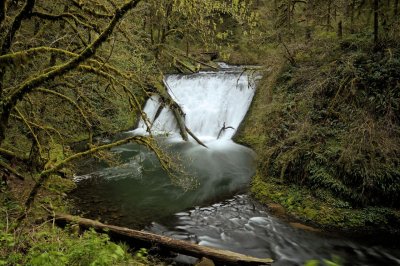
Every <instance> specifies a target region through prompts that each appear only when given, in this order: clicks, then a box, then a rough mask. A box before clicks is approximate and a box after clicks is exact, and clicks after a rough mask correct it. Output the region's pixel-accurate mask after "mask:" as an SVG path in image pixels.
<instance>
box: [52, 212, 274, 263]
mask: <svg viewBox="0 0 400 266" xmlns="http://www.w3.org/2000/svg"><path fill="white" fill-rule="evenodd" d="M54 219H55V220H56V221H57V222H58V223H60V224H65V223H75V224H78V225H79V226H81V227H83V228H94V229H96V230H98V231H102V232H105V233H107V234H110V235H112V236H114V237H116V238H119V239H124V240H127V241H131V242H134V243H140V244H144V245H146V244H147V245H148V246H154V245H157V246H159V247H161V248H165V249H167V250H170V251H174V252H178V253H182V254H185V255H189V256H193V257H197V258H202V257H206V258H209V259H211V260H213V261H214V262H217V263H221V264H223V265H266V264H267V265H270V264H271V263H272V262H273V261H272V260H271V259H268V258H265V259H260V258H254V257H251V256H247V255H243V254H239V253H235V252H231V251H227V250H221V249H215V248H210V247H205V246H200V245H197V244H194V243H191V242H188V241H183V240H175V239H172V238H169V237H166V236H160V235H156V234H152V233H147V232H144V231H137V230H132V229H128V228H124V227H119V226H115V225H107V224H103V223H100V222H98V221H94V220H90V219H85V218H80V217H77V216H72V215H68V214H56V215H55V217H54Z"/></svg>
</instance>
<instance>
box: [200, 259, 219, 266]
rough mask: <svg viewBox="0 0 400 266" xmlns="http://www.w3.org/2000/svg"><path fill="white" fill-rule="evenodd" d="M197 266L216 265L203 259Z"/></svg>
mask: <svg viewBox="0 0 400 266" xmlns="http://www.w3.org/2000/svg"><path fill="white" fill-rule="evenodd" d="M196 266H215V264H214V262H213V261H212V260H210V259H207V258H205V257H203V258H201V260H200V261H199V262H198V263H196Z"/></svg>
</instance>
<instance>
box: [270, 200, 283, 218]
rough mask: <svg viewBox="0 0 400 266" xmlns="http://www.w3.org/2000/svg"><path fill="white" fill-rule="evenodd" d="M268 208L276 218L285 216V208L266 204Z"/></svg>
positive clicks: (274, 204)
mask: <svg viewBox="0 0 400 266" xmlns="http://www.w3.org/2000/svg"><path fill="white" fill-rule="evenodd" d="M268 208H269V210H270V211H271V213H272V214H274V215H276V216H279V217H283V216H285V215H286V211H285V208H283V206H282V205H280V204H276V203H271V204H268Z"/></svg>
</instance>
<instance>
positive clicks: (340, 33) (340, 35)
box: [337, 21, 343, 39]
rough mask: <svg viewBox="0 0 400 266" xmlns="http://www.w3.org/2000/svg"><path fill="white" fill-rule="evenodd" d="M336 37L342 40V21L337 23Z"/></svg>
mask: <svg viewBox="0 0 400 266" xmlns="http://www.w3.org/2000/svg"><path fill="white" fill-rule="evenodd" d="M337 36H338V38H339V39H342V38H343V23H342V21H339V23H338V31H337Z"/></svg>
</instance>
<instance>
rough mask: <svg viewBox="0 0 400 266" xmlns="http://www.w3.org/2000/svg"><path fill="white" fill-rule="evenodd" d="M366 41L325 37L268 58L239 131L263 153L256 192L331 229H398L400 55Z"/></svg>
mask: <svg viewBox="0 0 400 266" xmlns="http://www.w3.org/2000/svg"><path fill="white" fill-rule="evenodd" d="M372 49H373V47H372V45H371V44H368V41H367V40H365V39H362V40H360V39H357V38H353V39H346V40H337V39H336V38H333V39H332V38H331V39H329V38H325V39H319V40H315V41H313V42H312V43H309V44H307V45H298V46H297V48H296V50H295V51H293V53H292V54H291V56H292V58H291V60H288V61H287V62H284V61H282V60H279V58H278V57H273V58H271V61H267V62H266V69H268V71H267V72H266V73H265V74H264V78H263V80H262V81H261V82H260V84H259V86H258V91H257V92H256V96H255V101H254V102H253V104H252V106H251V108H250V111H249V113H248V115H247V117H246V119H245V121H244V123H243V125H242V126H241V130H240V133H239V135H238V136H237V137H236V140H237V141H238V142H239V143H241V144H244V145H246V146H249V147H251V148H253V149H254V150H255V151H256V153H257V154H258V156H259V160H258V172H257V174H256V175H255V177H254V178H253V182H252V186H251V193H252V194H253V195H254V197H255V198H256V199H257V200H259V201H260V202H262V203H264V204H267V205H268V204H270V203H278V204H280V205H281V206H282V207H283V208H284V209H285V212H286V213H287V214H289V215H290V216H292V217H295V218H296V219H300V220H301V221H303V222H304V223H305V224H308V225H312V226H316V227H319V228H323V229H327V230H335V231H336V230H338V231H344V232H355V231H356V232H360V233H371V234H375V233H376V232H377V231H382V232H390V233H395V234H398V233H399V230H398V225H399V224H400V212H399V210H398V203H397V202H398V201H397V199H398V198H399V189H398V180H399V173H398V171H399V168H398V157H399V156H398V151H399V144H400V141H399V137H398V133H396V132H399V123H398V117H397V116H396V115H395V114H394V113H393V111H394V110H397V109H396V108H398V107H397V106H398V103H399V97H398V96H399V95H398V93H397V90H398V83H397V85H396V82H398V81H399V77H398V71H396V70H395V69H396V67H398V66H397V65H398V62H399V61H398V56H399V54H398V49H397V48H396V47H392V48H391V49H390V50H382V51H380V52H376V53H371V50H372ZM327 51H329V52H327ZM388 51H390V53H389V52H388ZM397 69H398V68H397Z"/></svg>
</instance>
